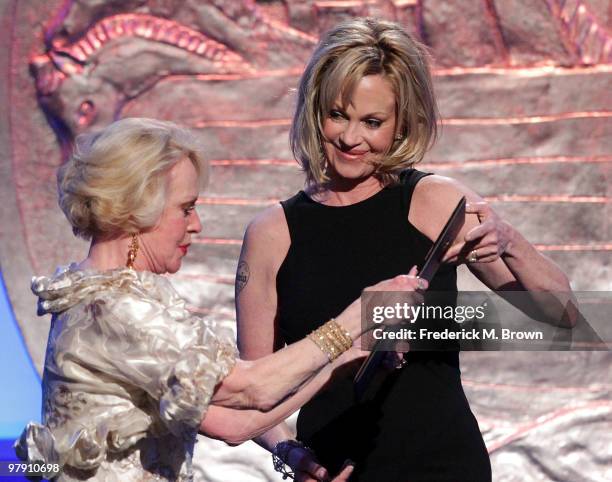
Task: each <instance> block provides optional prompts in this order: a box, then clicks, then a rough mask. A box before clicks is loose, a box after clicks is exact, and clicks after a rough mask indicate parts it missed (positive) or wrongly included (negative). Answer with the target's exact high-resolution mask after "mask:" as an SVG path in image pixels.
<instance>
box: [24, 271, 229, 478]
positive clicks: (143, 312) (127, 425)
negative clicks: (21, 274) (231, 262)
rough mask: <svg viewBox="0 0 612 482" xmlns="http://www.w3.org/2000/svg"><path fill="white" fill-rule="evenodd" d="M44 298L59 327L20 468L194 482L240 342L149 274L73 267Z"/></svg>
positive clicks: (46, 282)
mask: <svg viewBox="0 0 612 482" xmlns="http://www.w3.org/2000/svg"><path fill="white" fill-rule="evenodd" d="M32 291H33V292H34V294H35V295H36V296H38V298H39V300H38V313H39V314H40V315H44V314H47V313H50V314H51V315H52V320H51V330H50V333H49V342H48V345H47V353H46V360H45V370H44V375H43V423H42V424H37V423H29V424H28V425H27V426H26V428H25V429H24V431H23V433H22V435H21V437H20V438H19V439H18V440H17V441H16V443H15V451H16V453H17V455H18V456H19V458H21V459H22V460H27V461H29V462H39V463H59V464H60V466H61V467H62V468H63V470H62V472H61V473H60V474H59V476H58V479H57V480H60V481H71V480H78V479H79V478H83V477H84V476H87V477H93V478H92V480H104V481H107V480H108V481H110V480H143V481H144V480H191V479H192V477H193V474H192V471H191V454H192V452H193V445H194V443H195V437H196V435H197V430H198V428H199V425H200V422H201V420H202V418H203V417H204V415H205V413H206V410H207V408H208V405H209V403H210V399H211V397H212V394H213V392H214V389H215V386H216V385H217V384H218V383H219V382H220V381H221V380H222V379H223V378H224V377H225V376H227V374H228V373H229V372H230V371H231V369H232V368H233V366H234V364H235V360H236V357H237V350H236V346H235V342H234V336H233V333H232V332H231V331H230V330H227V329H222V328H220V327H218V326H216V325H215V324H214V323H213V322H211V321H208V320H204V319H202V318H200V317H197V316H194V315H192V314H191V313H190V312H189V311H188V310H187V309H186V305H185V301H184V300H183V299H182V298H181V297H180V296H179V295H178V293H177V292H176V291H175V290H174V288H173V287H172V285H171V283H170V282H169V280H168V279H166V278H165V277H163V276H159V275H155V274H153V273H149V272H137V271H133V270H130V269H127V268H125V269H117V270H110V271H104V272H99V271H93V270H79V269H78V268H77V267H76V265H71V266H69V267H66V268H60V269H58V271H57V272H56V274H55V275H54V276H52V277H44V276H41V277H35V278H33V279H32Z"/></svg>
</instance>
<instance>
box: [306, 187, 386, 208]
mask: <svg viewBox="0 0 612 482" xmlns="http://www.w3.org/2000/svg"><path fill="white" fill-rule="evenodd" d="M388 189H389V186H385V187H383V188H382V189H381V190H380V191H376V192H375V193H374V194H372V195H371V196H369V197H367V198H365V199H362V200H361V201H357V202H355V203H353V204H346V205H343V206H330V205H328V204H323V203H321V202H319V201H315V200H314V199H312V198H311V197H310V196H309V195H308V194H306V191H304V190H301V191H300V194H301V195H302V197H303V198H304V199H305V200H306V201H308V202H309V203H310V204H312V205H315V206H320V207H321V208H323V209H330V210H332V209H337V210H340V209H349V208H355V207H360V206H363V205H365V204H368V203H369V202H370V201H373V200H374V199H377V198H378V197H380V195H381V194H382V193H383V192H385V191H387V190H388Z"/></svg>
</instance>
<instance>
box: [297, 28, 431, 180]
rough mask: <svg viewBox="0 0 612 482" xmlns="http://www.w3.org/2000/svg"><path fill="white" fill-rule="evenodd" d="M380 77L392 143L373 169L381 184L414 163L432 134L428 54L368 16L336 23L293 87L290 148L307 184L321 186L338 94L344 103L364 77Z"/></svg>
mask: <svg viewBox="0 0 612 482" xmlns="http://www.w3.org/2000/svg"><path fill="white" fill-rule="evenodd" d="M378 74H380V75H382V76H384V78H385V79H386V80H388V81H389V82H390V83H391V85H392V86H393V90H394V93H395V98H396V105H395V109H396V115H397V123H396V132H395V135H396V140H395V141H394V143H393V145H392V146H391V147H390V149H389V152H386V153H384V155H383V156H382V158H381V159H380V160H379V161H378V164H377V165H376V171H375V175H376V176H377V177H378V178H380V179H381V181H383V183H384V184H392V183H394V182H397V180H398V178H399V172H400V171H402V170H404V169H406V168H408V167H410V166H412V165H414V164H416V163H417V162H419V161H420V160H421V159H422V158H423V156H424V155H425V153H426V152H427V150H428V149H429V147H430V146H431V145H432V144H433V142H434V140H435V138H436V136H437V120H438V110H437V106H436V101H435V98H434V92H433V85H432V80H431V73H430V70H429V54H428V52H427V49H426V47H425V46H424V45H422V44H421V43H419V42H417V41H416V40H415V39H413V38H412V37H411V36H410V35H409V34H408V33H407V32H406V31H405V30H404V29H403V28H402V27H400V26H399V25H397V24H395V23H392V22H388V21H383V20H377V19H372V18H358V19H352V20H348V21H345V22H342V23H340V24H339V25H337V26H336V27H335V28H333V29H332V30H331V31H329V32H328V33H327V34H325V35H324V36H323V37H322V39H321V41H320V42H319V44H318V46H317V48H316V49H315V51H314V53H313V55H312V58H311V59H310V61H309V63H308V65H307V66H306V69H305V71H304V73H303V74H302V77H301V79H300V83H299V86H298V92H297V105H296V111H295V115H294V117H293V122H292V125H291V132H290V141H291V150H292V151H293V155H294V157H295V159H296V160H297V161H298V163H299V164H300V165H301V167H302V169H303V170H304V171H305V173H306V184H307V185H309V186H319V187H320V186H321V185H322V184H324V183H325V182H326V181H328V180H329V178H328V176H327V175H326V174H325V164H326V159H325V150H324V147H323V146H324V137H323V134H322V132H323V121H324V119H325V118H326V117H327V115H328V113H329V111H330V110H331V109H332V107H333V103H334V102H335V100H336V99H337V98H338V96H339V95H340V96H341V100H342V103H343V105H344V106H347V105H349V103H350V99H351V95H352V92H353V90H354V88H355V86H356V84H357V83H358V82H359V80H360V79H362V78H363V77H365V76H367V75H378Z"/></svg>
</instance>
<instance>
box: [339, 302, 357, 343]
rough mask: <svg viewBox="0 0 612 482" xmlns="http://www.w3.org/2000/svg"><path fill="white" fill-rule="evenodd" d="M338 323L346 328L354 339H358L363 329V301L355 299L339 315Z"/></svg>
mask: <svg viewBox="0 0 612 482" xmlns="http://www.w3.org/2000/svg"><path fill="white" fill-rule="evenodd" d="M336 323H338V324H339V325H340V326H341V327H342V328H344V329H345V330H346V332H347V333H348V334H349V336H350V337H351V339H352V340H353V341H355V340H357V339H358V338H359V337H360V336H361V335H362V331H363V330H362V329H361V301H360V300H355V301H353V302H352V303H351V304H350V305H349V306H348V307H347V308H346V309H345V310H344V311H343V312H342V313H340V315H338V317H337V318H336Z"/></svg>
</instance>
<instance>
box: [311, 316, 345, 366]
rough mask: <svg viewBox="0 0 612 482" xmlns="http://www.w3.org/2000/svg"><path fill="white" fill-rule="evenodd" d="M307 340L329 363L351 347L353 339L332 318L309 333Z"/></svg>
mask: <svg viewBox="0 0 612 482" xmlns="http://www.w3.org/2000/svg"><path fill="white" fill-rule="evenodd" d="M308 338H310V339H311V340H312V341H313V342H314V343H315V345H317V347H319V349H320V350H321V351H322V352H323V353H325V355H327V358H328V359H329V361H333V360H335V359H336V358H338V357H339V356H340V355H341V354H342V353H344V352H345V351H346V350H348V349H349V348H350V347H351V346H353V339H352V338H351V337H350V335H349V334H348V332H347V331H346V330H345V329H343V328H342V327H341V326H340V325H339V324H338V323H336V321H335V320H334V319H333V318H332V319H331V320H329V321H328V322H327V323H325V324H324V325H322V326H320V327H319V328H317V329H316V330H314V331H313V332H312V333H310V334H309V335H308Z"/></svg>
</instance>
